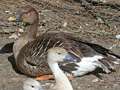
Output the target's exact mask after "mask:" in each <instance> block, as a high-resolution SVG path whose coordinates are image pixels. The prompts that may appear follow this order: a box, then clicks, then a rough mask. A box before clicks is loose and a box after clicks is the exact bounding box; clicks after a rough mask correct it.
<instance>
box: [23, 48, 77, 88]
mask: <svg viewBox="0 0 120 90" xmlns="http://www.w3.org/2000/svg"><path fill="white" fill-rule="evenodd" d="M63 61H69V62H76V61H77V59H75V58H73V57H71V54H70V53H68V52H67V51H66V50H65V49H63V48H61V47H53V48H50V49H49V50H48V52H47V62H48V65H49V67H50V69H51V71H52V73H53V76H54V78H55V84H54V85H53V86H50V87H49V90H73V88H72V86H71V84H70V82H69V80H68V78H67V76H66V75H65V74H64V73H63V71H62V70H61V69H60V68H59V66H58V62H63ZM23 90H43V88H42V86H41V84H40V83H39V82H37V81H35V80H34V79H27V80H26V81H25V82H24V84H23Z"/></svg>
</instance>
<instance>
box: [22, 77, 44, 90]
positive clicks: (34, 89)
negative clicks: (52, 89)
mask: <svg viewBox="0 0 120 90" xmlns="http://www.w3.org/2000/svg"><path fill="white" fill-rule="evenodd" d="M23 90H43V88H42V86H41V84H40V83H39V82H38V81H36V80H34V79H31V78H29V79H27V80H26V81H24V83H23Z"/></svg>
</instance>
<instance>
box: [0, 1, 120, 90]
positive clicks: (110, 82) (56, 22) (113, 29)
mask: <svg viewBox="0 0 120 90" xmlns="http://www.w3.org/2000/svg"><path fill="white" fill-rule="evenodd" d="M33 1H34V0H9V1H7V0H0V3H1V4H0V90H22V83H23V81H24V80H25V79H27V78H29V77H28V76H26V75H23V74H21V73H20V72H19V71H18V70H17V67H16V65H15V60H14V57H13V52H12V46H13V42H15V41H16V39H9V36H11V35H12V34H13V33H16V34H17V33H18V32H17V31H18V30H19V29H20V28H23V25H22V23H10V22H6V21H5V19H6V18H7V17H8V16H10V15H11V14H13V13H15V12H16V11H17V10H18V9H19V8H20V7H21V6H25V5H31V6H33V7H35V8H36V10H37V11H38V13H39V16H40V23H39V28H38V29H39V30H38V35H39V33H41V32H45V31H46V30H48V29H50V30H51V31H53V30H56V31H64V32H71V33H74V34H76V35H79V36H81V37H83V38H84V39H86V40H88V41H91V42H93V43H97V44H100V45H102V46H104V47H106V48H108V49H111V50H112V51H113V52H114V53H116V54H118V55H120V40H119V39H117V38H116V35H117V34H120V14H119V10H120V9H119V10H116V9H113V8H112V7H111V8H110V6H106V7H103V6H93V8H94V10H95V11H98V12H99V14H100V15H101V17H102V16H104V18H105V19H106V21H105V22H107V23H108V24H109V26H110V27H109V26H107V25H105V24H104V23H103V21H102V22H98V20H95V18H93V17H92V15H91V14H90V12H88V11H86V10H85V9H84V8H83V7H80V6H79V4H80V3H78V2H75V3H71V2H68V1H67V0H61V1H60V0H56V1H55V0H51V1H52V2H50V1H49V0H38V1H39V2H36V0H35V1H34V2H33ZM117 8H120V7H117ZM108 13H109V14H108ZM86 18H87V19H86ZM99 19H100V18H99ZM66 23H67V24H66ZM6 30H9V31H6ZM115 67H116V72H112V73H110V74H105V73H104V72H102V71H101V70H100V69H97V70H96V71H95V72H92V73H89V74H87V75H84V76H81V77H75V78H74V79H73V80H72V81H71V84H72V86H73V88H74V90H120V65H115ZM98 76H101V79H100V78H98ZM53 82H54V80H46V81H40V83H42V84H43V85H44V84H46V83H53Z"/></svg>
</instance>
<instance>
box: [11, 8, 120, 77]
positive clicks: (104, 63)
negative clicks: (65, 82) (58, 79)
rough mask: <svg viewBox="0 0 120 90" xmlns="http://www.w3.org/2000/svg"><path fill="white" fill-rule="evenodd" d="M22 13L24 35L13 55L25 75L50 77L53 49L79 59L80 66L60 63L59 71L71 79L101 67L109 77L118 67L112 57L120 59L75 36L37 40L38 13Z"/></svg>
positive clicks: (56, 33) (59, 34)
mask: <svg viewBox="0 0 120 90" xmlns="http://www.w3.org/2000/svg"><path fill="white" fill-rule="evenodd" d="M19 13H20V14H19V15H20V16H19V18H17V19H16V20H17V21H18V19H20V21H21V22H25V23H26V26H25V33H24V34H23V35H22V36H21V37H20V38H19V39H18V40H17V41H16V42H15V44H14V47H13V52H14V56H15V59H16V65H17V67H18V69H19V70H20V71H21V72H22V73H24V74H26V75H28V76H33V77H36V76H39V75H42V74H50V73H51V70H50V68H49V67H48V64H47V61H46V54H47V50H48V49H50V48H52V47H62V48H64V49H65V50H66V51H67V52H68V53H71V55H72V57H73V58H76V60H77V62H72V63H71V62H62V63H59V66H60V68H61V69H62V70H63V71H64V72H65V73H66V74H69V75H70V76H71V77H75V76H81V75H84V74H86V73H88V72H92V71H94V70H95V69H96V68H98V67H99V68H102V69H103V71H105V72H106V73H109V72H110V69H114V67H113V64H119V63H118V62H117V61H116V58H112V57H110V56H109V55H113V56H115V57H117V58H120V56H119V55H116V54H114V53H113V52H112V51H110V50H108V49H106V48H104V47H102V46H100V45H98V44H94V43H91V42H88V41H86V40H84V39H82V38H81V37H79V36H77V35H75V34H72V33H66V32H59V31H48V32H46V33H43V34H40V36H38V37H36V33H37V27H38V20H39V18H38V13H37V12H36V10H35V9H34V8H32V7H30V6H26V7H23V8H22V9H21V10H20V11H19ZM28 15H29V16H28ZM14 17H15V16H14ZM14 21H15V20H14ZM53 58H54V57H53Z"/></svg>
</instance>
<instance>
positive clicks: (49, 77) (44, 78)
mask: <svg viewBox="0 0 120 90" xmlns="http://www.w3.org/2000/svg"><path fill="white" fill-rule="evenodd" d="M49 79H54V76H53V75H43V76H40V77H37V78H35V80H49ZM68 80H70V81H71V80H73V78H71V77H68Z"/></svg>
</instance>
